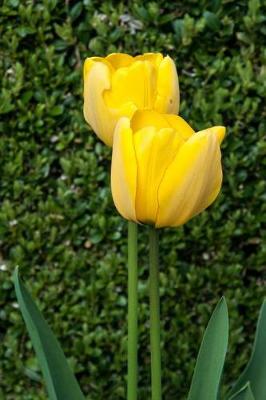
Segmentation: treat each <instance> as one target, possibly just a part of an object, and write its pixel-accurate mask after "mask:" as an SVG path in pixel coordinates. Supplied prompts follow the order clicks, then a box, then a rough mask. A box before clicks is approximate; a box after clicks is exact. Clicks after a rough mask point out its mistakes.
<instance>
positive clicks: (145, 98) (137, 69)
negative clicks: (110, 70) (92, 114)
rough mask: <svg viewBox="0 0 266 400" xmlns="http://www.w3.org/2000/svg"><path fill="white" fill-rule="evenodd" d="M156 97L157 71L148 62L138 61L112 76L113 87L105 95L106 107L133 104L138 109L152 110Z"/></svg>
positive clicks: (120, 69)
mask: <svg viewBox="0 0 266 400" xmlns="http://www.w3.org/2000/svg"><path fill="white" fill-rule="evenodd" d="M155 96H156V70H155V68H154V66H153V65H152V64H151V63H149V62H148V61H143V62H142V61H136V62H134V63H132V64H131V65H130V66H129V67H127V68H119V69H118V70H116V71H115V72H114V74H113V75H112V86H111V88H110V90H107V91H106V92H105V94H104V99H105V102H106V105H107V106H108V107H110V108H118V107H121V105H122V104H125V103H128V102H132V103H134V105H135V106H136V108H141V109H143V108H152V107H153V104H154V101H155Z"/></svg>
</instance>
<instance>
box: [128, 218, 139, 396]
mask: <svg viewBox="0 0 266 400" xmlns="http://www.w3.org/2000/svg"><path fill="white" fill-rule="evenodd" d="M137 234H138V227H137V224H135V223H134V222H129V223H128V358H127V360H128V361H127V362H128V378H127V379H128V380H127V399H128V400H137V390H138V267H137V261H138V253H137V252H138V251H137V248H138V246H137Z"/></svg>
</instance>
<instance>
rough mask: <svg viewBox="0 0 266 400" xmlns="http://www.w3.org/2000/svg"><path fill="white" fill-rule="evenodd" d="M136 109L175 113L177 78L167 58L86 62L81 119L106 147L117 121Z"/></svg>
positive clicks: (111, 58) (121, 57)
mask: <svg viewBox="0 0 266 400" xmlns="http://www.w3.org/2000/svg"><path fill="white" fill-rule="evenodd" d="M138 109H149V110H156V111H158V112H160V113H172V114H177V113H178V110H179V85H178V76H177V72H176V68H175V64H174V62H173V60H172V59H171V58H170V57H168V56H167V57H163V56H162V54H160V53H146V54H143V55H139V56H136V57H132V56H130V55H128V54H122V53H121V54H119V53H117V54H110V55H109V56H107V57H106V58H101V57H91V58H87V59H86V61H85V63H84V109H83V110H84V116H85V119H86V121H87V122H88V124H89V125H90V126H91V127H92V129H93V130H94V132H95V133H96V134H97V135H98V136H99V138H100V139H101V140H102V141H103V142H104V143H105V144H107V145H108V146H112V143H113V134H114V129H115V126H116V123H117V121H118V120H119V119H120V118H121V117H129V118H130V117H131V116H132V115H133V113H134V112H135V111H136V110H138Z"/></svg>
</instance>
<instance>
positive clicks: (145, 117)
mask: <svg viewBox="0 0 266 400" xmlns="http://www.w3.org/2000/svg"><path fill="white" fill-rule="evenodd" d="M145 126H154V127H155V128H157V129H162V128H172V129H174V130H175V131H176V132H177V133H179V135H180V136H181V137H182V138H183V139H184V140H187V139H189V138H190V136H192V135H193V134H194V133H195V132H194V130H193V129H192V128H191V126H190V125H189V124H188V123H187V122H186V121H185V120H184V119H183V118H181V117H179V116H178V115H174V114H160V113H158V112H157V111H152V110H137V111H136V112H135V113H134V115H133V116H132V118H131V127H132V130H133V132H136V131H137V130H139V129H142V128H144V127H145Z"/></svg>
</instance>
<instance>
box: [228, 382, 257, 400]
mask: <svg viewBox="0 0 266 400" xmlns="http://www.w3.org/2000/svg"><path fill="white" fill-rule="evenodd" d="M230 400H255V399H254V396H253V393H252V391H251V389H250V384H249V382H248V383H247V384H246V385H245V386H244V387H243V388H242V389H240V390H239V392H237V393H236V394H234V395H233V396H232V397H230Z"/></svg>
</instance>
